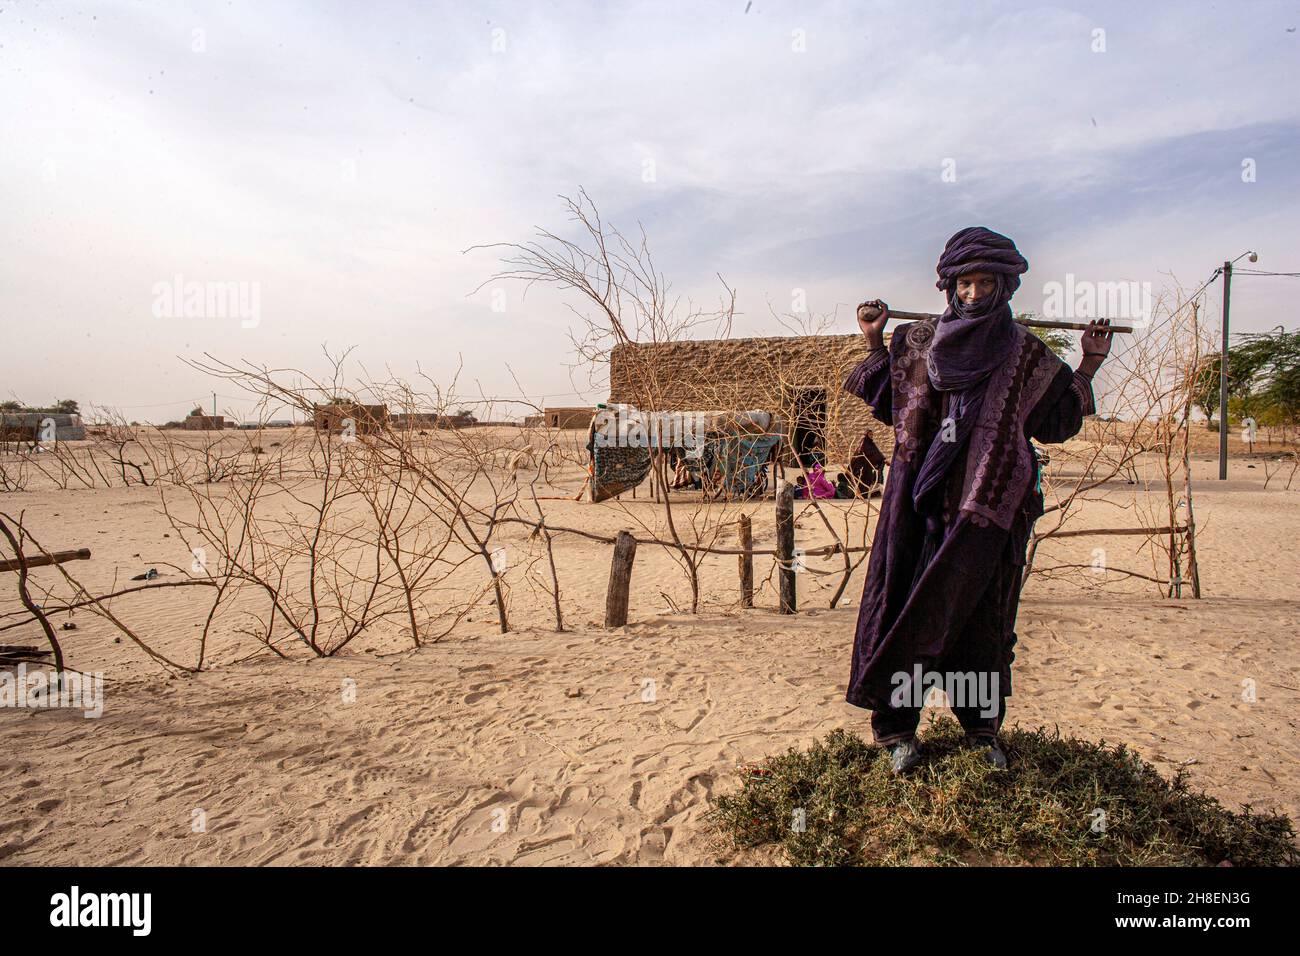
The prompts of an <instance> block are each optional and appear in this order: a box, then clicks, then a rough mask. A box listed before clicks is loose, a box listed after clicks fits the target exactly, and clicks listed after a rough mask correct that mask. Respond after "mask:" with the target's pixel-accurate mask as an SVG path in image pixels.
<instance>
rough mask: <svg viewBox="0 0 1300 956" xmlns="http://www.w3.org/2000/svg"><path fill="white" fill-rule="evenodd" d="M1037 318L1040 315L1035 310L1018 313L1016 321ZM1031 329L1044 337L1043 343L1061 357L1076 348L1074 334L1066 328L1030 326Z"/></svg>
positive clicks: (1040, 336)
mask: <svg viewBox="0 0 1300 956" xmlns="http://www.w3.org/2000/svg"><path fill="white" fill-rule="evenodd" d="M1036 318H1038V315H1037V313H1034V312H1021V313H1019V314H1017V315H1016V321H1020V320H1022V319H1036ZM1029 331H1030V332H1033V333H1034V334H1035V335H1036V336H1038V337H1039V338H1040V339H1042V340H1043V343H1044V344H1045V345H1046V346H1047V347H1048V348H1049V349H1051V350H1052V351H1053V352H1055V353H1056V354H1057V356H1059V357H1060V358H1065V357H1066V356H1067V355H1069V354H1070V349H1072V348H1074V341H1075V340H1074V336H1073V335H1071V334H1070V333H1069V332H1067V331H1066V330H1065V329H1040V328H1030V330H1029Z"/></svg>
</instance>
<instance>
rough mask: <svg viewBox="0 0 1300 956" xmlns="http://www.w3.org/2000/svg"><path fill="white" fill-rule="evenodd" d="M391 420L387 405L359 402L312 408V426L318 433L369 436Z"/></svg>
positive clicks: (334, 403)
mask: <svg viewBox="0 0 1300 956" xmlns="http://www.w3.org/2000/svg"><path fill="white" fill-rule="evenodd" d="M388 420H389V415H388V406H387V405H362V404H360V403H357V402H331V403H330V404H328V405H315V406H313V407H312V424H313V425H314V426H315V428H316V430H317V431H328V432H347V431H350V432H351V433H352V434H355V435H368V434H370V433H371V432H375V431H378V430H379V429H380V428H382V427H383V426H384V425H385V424H386V423H387V422H388Z"/></svg>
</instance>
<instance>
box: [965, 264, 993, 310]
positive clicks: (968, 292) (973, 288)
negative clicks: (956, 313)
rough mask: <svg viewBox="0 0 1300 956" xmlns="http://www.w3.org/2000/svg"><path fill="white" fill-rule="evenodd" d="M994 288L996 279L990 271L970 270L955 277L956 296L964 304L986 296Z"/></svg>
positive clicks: (991, 292) (969, 303) (990, 293)
mask: <svg viewBox="0 0 1300 956" xmlns="http://www.w3.org/2000/svg"><path fill="white" fill-rule="evenodd" d="M996 288H997V280H996V279H994V278H993V274H992V273H991V272H972V273H971V274H970V275H968V276H958V277H957V298H958V299H960V300H961V301H962V302H964V303H965V304H966V305H971V304H972V303H974V302H975V301H976V300H978V299H986V298H988V297H989V296H991V295H992V294H993V290H994V289H996Z"/></svg>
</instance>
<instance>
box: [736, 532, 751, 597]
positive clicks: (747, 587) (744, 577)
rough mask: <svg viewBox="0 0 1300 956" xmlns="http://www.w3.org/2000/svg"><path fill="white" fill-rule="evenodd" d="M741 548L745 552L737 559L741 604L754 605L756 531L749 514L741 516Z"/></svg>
mask: <svg viewBox="0 0 1300 956" xmlns="http://www.w3.org/2000/svg"><path fill="white" fill-rule="evenodd" d="M740 548H741V551H742V552H743V553H742V554H741V555H740V556H739V557H737V558H736V561H737V562H739V564H740V606H741V607H753V606H754V532H753V529H752V528H751V527H750V521H749V515H741V516H740Z"/></svg>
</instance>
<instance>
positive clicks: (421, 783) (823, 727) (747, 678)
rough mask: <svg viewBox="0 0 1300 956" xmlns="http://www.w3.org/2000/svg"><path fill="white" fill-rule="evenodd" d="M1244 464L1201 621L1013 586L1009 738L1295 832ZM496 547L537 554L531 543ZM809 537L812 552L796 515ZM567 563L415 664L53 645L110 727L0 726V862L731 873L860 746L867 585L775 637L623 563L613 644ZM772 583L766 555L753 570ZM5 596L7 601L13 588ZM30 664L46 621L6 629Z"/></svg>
mask: <svg viewBox="0 0 1300 956" xmlns="http://www.w3.org/2000/svg"><path fill="white" fill-rule="evenodd" d="M1249 464H1251V462H1247V461H1245V460H1236V461H1234V462H1233V463H1232V470H1231V474H1230V478H1231V480H1230V481H1228V482H1223V483H1221V482H1218V481H1215V480H1213V475H1214V474H1215V473H1216V472H1215V469H1216V466H1215V464H1214V463H1213V462H1212V461H1210V460H1208V456H1207V455H1205V454H1201V455H1199V456H1198V459H1197V462H1196V466H1195V473H1196V476H1197V479H1196V482H1195V495H1196V506H1197V515H1198V519H1199V522H1200V548H1201V575H1202V582H1203V585H1204V588H1205V594H1206V596H1205V597H1204V598H1203V599H1202V600H1199V601H1198V600H1192V599H1190V598H1186V597H1185V598H1183V599H1179V600H1171V599H1166V598H1161V597H1159V596H1158V595H1157V593H1156V589H1155V588H1154V586H1152V585H1150V584H1149V583H1147V582H1141V581H1134V580H1129V581H1120V580H1115V579H1113V578H1112V579H1110V580H1108V582H1106V585H1105V586H1104V587H1099V586H1098V582H1096V581H1089V580H1086V579H1083V578H1080V577H1079V575H1076V576H1075V578H1076V580H1073V581H1071V580H1060V581H1042V582H1038V581H1033V582H1031V584H1030V586H1029V588H1028V589H1027V591H1026V596H1025V599H1024V601H1023V604H1022V609H1021V614H1020V621H1019V626H1018V629H1017V630H1018V634H1019V638H1020V640H1019V644H1018V646H1017V651H1018V656H1017V661H1016V665H1015V671H1014V674H1015V695H1014V696H1013V697H1012V698H1011V701H1010V707H1009V715H1008V722H1009V723H1012V724H1018V725H1020V726H1024V727H1037V726H1039V725H1046V726H1048V727H1053V726H1055V727H1059V728H1060V729H1061V731H1062V732H1066V733H1071V734H1077V735H1080V736H1085V737H1088V738H1091V739H1103V738H1104V739H1106V740H1108V741H1112V742H1121V741H1122V742H1124V743H1126V744H1129V745H1130V746H1132V747H1134V748H1135V749H1136V750H1137V751H1138V752H1140V753H1141V754H1142V755H1143V756H1144V757H1146V758H1147V759H1149V760H1151V761H1152V762H1153V763H1154V764H1155V765H1156V766H1157V767H1159V768H1160V769H1161V770H1162V771H1163V772H1165V773H1167V774H1172V773H1173V772H1174V771H1175V770H1176V769H1177V768H1179V767H1185V768H1186V769H1187V771H1188V772H1189V774H1190V777H1191V780H1192V782H1193V783H1194V785H1196V786H1198V787H1202V788H1204V789H1206V790H1207V791H1208V792H1209V793H1211V794H1213V795H1214V796H1216V797H1218V798H1219V799H1221V800H1223V801H1224V802H1225V803H1226V804H1228V805H1229V806H1232V807H1236V806H1238V805H1239V804H1243V803H1250V804H1253V805H1255V806H1256V807H1259V808H1265V807H1267V808H1275V809H1280V810H1283V811H1285V812H1288V813H1290V814H1292V815H1293V816H1294V815H1296V814H1297V813H1300V744H1298V743H1297V741H1298V740H1300V735H1297V714H1298V713H1300V651H1298V650H1297V647H1296V642H1295V634H1296V622H1297V620H1300V557H1298V556H1297V553H1296V550H1295V548H1294V542H1295V540H1296V535H1297V531H1300V487H1293V489H1292V490H1290V491H1287V490H1285V489H1284V488H1283V487H1282V485H1281V483H1280V482H1279V481H1278V480H1277V479H1276V478H1275V479H1274V480H1273V482H1272V483H1271V484H1270V486H1269V488H1268V489H1265V488H1264V487H1263V484H1264V475H1263V469H1262V467H1260V466H1259V464H1258V462H1254V464H1256V467H1255V468H1250V467H1249ZM567 477H568V479H569V480H568V482H567V485H566V487H576V483H575V482H573V481H572V475H569V476H567ZM557 483H558V484H564V482H557ZM1297 484H1300V483H1297ZM1108 493H1109V492H1108ZM1113 495H1114V497H1115V500H1116V501H1119V500H1121V499H1123V498H1124V497H1125V496H1126V495H1127V496H1130V497H1131V495H1132V489H1125V488H1124V487H1122V485H1121V486H1117V487H1116V488H1115V489H1114V491H1113ZM548 504H549V505H550V506H551V508H550V511H549V514H550V520H551V521H552V522H553V523H555V524H562V525H570V526H580V527H584V528H588V529H591V530H597V531H600V532H601V533H613V531H616V530H617V529H618V528H620V527H629V526H630V525H629V522H628V515H629V514H632V513H635V514H637V515H640V516H641V517H642V518H643V519H644V520H645V521H647V522H651V521H653V520H654V517H655V515H657V513H658V511H657V510H656V509H657V508H658V507H659V506H656V505H654V504H653V503H652V502H648V501H645V500H644V498H642V499H639V500H638V501H637V502H635V503H632V502H630V501H628V502H625V504H627V506H628V509H627V511H620V510H619V509H618V508H617V507H614V506H610V507H607V506H604V505H601V506H593V505H590V504H588V503H576V502H548ZM832 505H833V506H834V507H836V508H838V509H840V511H850V510H853V509H856V510H854V511H853V513H854V514H855V515H856V514H857V513H858V511H861V510H863V506H862V504H861V503H853V504H852V505H850V503H847V502H837V503H832ZM20 509H21V510H23V511H24V512H25V515H26V521H27V522H28V523H29V524H30V526H31V527H32V528H33V529H35V530H36V531H37V533H38V534H39V535H40V536H41V537H42V540H43V541H44V543H46V544H47V545H48V546H50V547H53V548H63V547H76V546H82V545H86V546H89V547H91V548H92V550H93V552H94V557H93V559H92V560H91V561H89V562H80V563H78V565H76V566H75V567H72V570H74V571H75V572H76V573H77V574H78V575H79V576H80V577H82V579H83V580H85V581H86V583H87V584H88V585H92V586H94V587H106V586H111V584H112V583H113V581H114V580H117V581H121V579H122V578H123V577H129V576H130V574H132V573H136V572H137V571H139V570H140V569H141V568H143V567H147V566H149V565H150V564H151V563H154V564H156V563H159V562H161V561H164V560H171V561H177V562H179V561H180V560H182V558H183V557H184V555H185V552H184V550H183V549H182V548H180V547H179V546H178V545H177V543H176V541H175V536H174V535H172V536H171V537H164V535H169V534H170V529H169V526H168V524H167V522H166V521H165V520H164V519H163V517H162V516H161V515H160V514H159V513H158V508H157V494H156V492H155V491H154V490H153V489H147V488H140V487H132V488H126V489H122V488H118V489H111V490H105V489H98V490H82V491H74V490H67V491H64V490H55V489H37V490H33V491H28V492H22V493H14V494H7V495H3V496H0V510H5V511H8V512H10V513H15V512H16V511H18V510H20ZM749 510H754V511H755V513H756V519H755V522H756V523H755V536H756V543H757V545H758V546H759V547H764V546H769V545H770V540H771V536H772V529H771V522H770V516H769V515H768V513H769V512H770V510H771V503H770V502H765V503H759V504H758V505H751V506H750V509H749ZM837 513H839V512H837ZM764 522H766V524H765V523H764ZM1079 523H1080V524H1079V526H1094V527H1099V526H1113V525H1114V524H1116V523H1117V519H1116V510H1115V508H1110V507H1106V506H1105V505H1104V504H1097V505H1090V506H1089V507H1088V509H1087V510H1086V511H1085V513H1084V515H1082V516H1081V517H1080V519H1079ZM510 535H511V537H509V538H508V539H507V540H508V541H510V542H513V544H511V545H510V546H511V547H518V548H520V549H524V548H526V547H528V543H527V540H526V537H525V535H524V532H523V530H522V529H518V530H516V531H512V532H510ZM799 536H800V537H799V540H800V543H808V544H816V543H821V542H823V541H825V540H826V534H825V532H824V530H822V529H820V528H819V527H818V523H817V522H816V520H815V519H814V518H811V517H810V516H808V515H806V514H805V515H804V516H803V517H802V518H801V520H800V531H799ZM724 540H725V539H724ZM1110 541H1111V543H1110V544H1109V545H1108V547H1110V548H1112V549H1114V553H1115V554H1116V555H1118V556H1116V557H1112V558H1111V559H1110V560H1111V561H1112V562H1113V563H1115V564H1125V563H1126V562H1127V564H1128V566H1132V567H1140V566H1141V565H1140V559H1135V558H1132V557H1131V556H1130V555H1129V554H1128V553H1127V552H1129V551H1132V550H1133V549H1134V548H1135V547H1136V542H1125V543H1123V544H1122V546H1121V545H1119V544H1116V543H1114V542H1115V541H1116V539H1110ZM1096 544H1097V540H1096V539H1074V540H1073V541H1071V542H1058V543H1056V544H1054V545H1053V546H1052V549H1051V550H1050V552H1048V555H1047V556H1048V557H1050V558H1051V559H1052V560H1054V561H1060V562H1062V563H1068V562H1074V561H1078V562H1083V563H1086V562H1087V561H1088V560H1089V555H1090V552H1091V548H1092V547H1094V546H1095V545H1096ZM136 555H139V557H136ZM556 557H557V562H558V563H559V566H560V575H561V584H562V586H563V588H564V600H565V611H566V617H567V618H568V624H569V626H570V628H571V629H570V630H568V631H566V632H564V633H556V632H555V631H554V630H553V621H551V620H550V619H549V618H548V614H549V610H548V606H547V604H546V602H545V600H543V598H542V597H540V596H538V594H537V593H536V592H535V591H533V590H530V589H529V588H527V587H525V586H524V585H523V584H522V583H521V584H520V585H519V586H518V588H517V589H516V590H515V591H514V592H513V594H512V599H511V600H512V604H511V613H512V619H513V620H514V622H515V624H516V627H517V629H516V630H514V631H512V632H511V633H509V634H505V635H502V634H499V633H495V631H494V620H495V619H494V617H493V615H492V614H491V613H490V610H489V609H488V608H487V607H486V606H484V607H483V608H481V609H480V610H479V611H476V612H475V613H474V614H473V615H472V616H473V618H474V620H473V621H472V622H465V624H464V625H463V626H462V627H461V628H459V629H458V630H457V631H456V632H455V634H454V635H453V636H452V637H451V638H448V639H447V640H445V641H443V642H441V643H439V644H436V645H433V646H426V647H422V648H419V649H415V648H412V647H411V646H410V642H409V640H408V639H406V638H404V637H403V636H402V635H401V633H400V632H399V631H397V630H396V629H394V630H392V631H391V632H383V633H376V634H375V635H373V636H371V635H366V636H363V638H361V639H359V640H358V641H356V642H354V644H353V645H351V646H350V647H349V648H348V649H347V650H346V651H345V652H344V653H343V654H342V655H341V656H339V657H336V658H332V659H306V658H302V657H299V659H295V660H290V661H281V660H277V659H268V658H266V657H265V656H263V657H258V658H254V659H252V660H246V661H244V662H242V663H235V662H234V661H235V660H236V659H237V658H238V657H240V656H247V653H248V649H247V648H243V650H242V651H241V650H240V647H239V645H238V642H237V641H236V640H235V639H234V637H233V636H231V635H225V636H223V638H222V640H221V641H218V642H217V643H218V645H219V646H218V650H217V652H216V655H215V656H216V666H214V667H213V668H212V669H210V670H207V671H205V672H203V673H201V674H198V675H194V676H183V675H181V676H178V675H169V674H167V673H166V672H164V671H163V670H161V669H160V668H158V667H157V666H156V665H154V664H153V663H152V662H150V661H149V660H148V659H147V658H145V657H144V655H143V654H141V653H140V652H139V651H138V650H137V649H136V648H134V647H133V646H131V645H130V643H129V642H123V643H120V644H119V643H115V642H114V637H115V632H114V631H113V630H112V629H111V628H110V627H109V626H108V625H106V624H105V623H104V622H102V621H99V620H97V619H95V618H93V617H92V616H90V615H87V614H84V613H82V614H79V615H77V617H76V621H77V623H78V629H77V630H76V631H72V632H61V636H63V637H64V638H65V640H66V648H67V651H68V656H69V659H70V661H71V662H72V663H73V664H74V665H75V666H77V667H79V668H81V669H83V670H87V671H93V670H102V671H103V672H104V674H105V676H106V679H107V680H108V681H109V683H108V686H107V691H106V695H107V696H106V701H105V709H104V714H103V716H102V717H100V718H98V719H87V718H85V717H83V716H82V715H81V714H80V713H79V712H76V711H69V710H60V709H45V710H21V709H13V708H0V733H2V734H3V735H4V739H5V741H6V746H5V749H4V753H3V755H0V772H2V773H3V776H4V779H5V780H6V781H7V782H8V786H7V787H6V788H5V791H6V792H5V795H4V797H3V798H0V799H2V800H3V807H4V810H3V813H0V863H4V864H6V865H15V864H18V865H55V864H189V865H192V864H199V865H214V864H215V865H224V864H253V865H258V864H277V865H279V864H302V863H308V864H347V863H358V864H441V865H445V864H511V865H528V864H543V865H555V864H684V865H701V864H702V865H709V864H713V863H716V862H728V861H733V860H734V859H735V858H734V857H733V856H732V855H730V854H729V852H728V850H727V848H726V847H725V846H722V845H721V844H720V843H719V842H718V841H717V840H716V838H715V837H714V836H713V835H712V834H711V833H710V831H709V830H708V828H707V826H706V824H705V814H706V812H707V810H708V808H709V802H710V797H711V795H713V794H715V793H717V792H720V791H726V790H728V789H731V788H734V787H736V786H737V780H738V776H737V768H738V767H739V766H740V765H741V764H743V763H745V762H748V761H753V760H757V759H760V758H762V757H763V756H766V755H768V754H772V753H775V752H779V751H781V750H784V749H786V748H788V747H792V746H800V745H804V744H806V743H808V742H809V741H811V740H812V739H814V738H816V737H819V736H821V735H823V734H825V733H827V732H829V731H831V730H833V729H835V728H839V727H845V728H850V729H854V730H858V731H860V732H862V733H864V734H865V733H867V715H866V713H865V712H863V711H859V710H857V709H855V708H853V707H850V706H849V705H847V704H846V703H844V701H843V693H844V686H845V680H846V678H847V673H848V657H849V649H850V642H851V639H852V632H853V625H854V620H855V617H856V613H857V608H856V602H857V598H858V596H859V594H860V592H861V587H862V572H861V571H858V572H857V573H856V574H855V575H854V577H853V579H852V581H851V583H850V585H849V587H848V590H847V592H846V598H847V601H846V602H845V603H843V604H842V605H841V606H840V607H838V608H836V609H834V610H829V609H827V606H826V605H827V603H828V601H829V597H830V594H831V593H832V592H833V590H834V585H835V584H836V583H838V582H837V579H836V578H834V577H831V576H817V575H812V574H804V575H801V576H800V580H799V588H800V602H801V606H802V607H803V608H805V609H804V610H801V611H800V613H799V614H797V615H795V616H782V615H779V614H777V613H775V611H774V609H773V606H774V604H775V598H774V596H773V592H772V588H771V585H770V583H769V584H767V585H766V586H765V587H764V588H763V589H762V590H760V593H759V596H758V604H759V605H760V606H759V607H757V608H755V609H752V610H742V609H740V608H738V607H736V606H735V590H736V568H735V559H734V558H730V557H718V558H714V559H711V560H710V562H709V563H707V564H706V566H705V572H704V575H703V577H704V592H705V595H706V597H707V598H708V599H709V600H708V601H707V602H706V604H705V606H704V607H703V608H702V610H701V613H700V614H698V615H692V614H689V613H682V612H681V610H680V609H681V608H682V607H684V606H685V602H686V601H687V600H688V594H687V592H686V589H685V586H684V584H683V580H682V577H681V574H680V571H677V570H676V568H675V565H674V564H673V563H672V561H671V560H670V559H669V558H668V557H666V556H665V555H664V554H663V552H662V551H659V550H657V549H654V548H652V547H648V546H642V548H641V549H640V550H639V552H638V555H637V564H636V570H635V572H634V578H633V589H632V591H633V594H632V601H631V621H632V623H631V624H630V625H629V626H628V627H626V628H623V629H618V630H612V631H606V630H604V629H603V628H601V627H600V626H599V624H600V620H601V609H602V608H603V595H604V587H605V578H606V576H607V574H608V562H609V548H608V547H607V546H605V545H601V544H598V543H596V542H590V541H584V540H583V539H579V538H576V537H572V536H567V537H562V538H560V539H559V543H558V544H557V556H556ZM769 567H770V559H767V563H765V562H764V561H763V560H760V561H759V562H758V563H757V576H758V578H759V579H760V580H763V579H765V578H766V576H767V574H768V570H769ZM814 567H816V568H820V569H830V568H833V567H835V564H834V562H833V561H832V562H818V563H816V564H814ZM1147 570H1148V571H1149V570H1150V567H1149V562H1148V566H1147ZM37 573H43V574H45V575H47V576H48V575H49V574H50V573H51V572H50V570H49V569H43V571H42V572H37ZM44 579H47V578H44ZM0 600H2V601H3V603H2V604H0V610H11V609H12V608H13V607H14V606H15V603H14V601H13V595H12V593H6V594H5V595H4V596H3V598H2V599H0ZM673 605H676V608H677V610H674V607H673ZM118 607H119V610H120V611H121V613H122V614H123V616H124V618H127V619H129V621H130V623H131V624H132V626H133V627H136V628H138V629H139V630H140V632H141V633H146V634H148V635H149V636H150V638H151V639H155V640H156V641H157V642H158V645H159V647H166V648H167V649H168V651H169V652H175V653H177V654H180V653H183V652H186V651H187V649H189V648H192V645H193V641H194V633H195V630H194V628H195V622H196V621H197V620H201V614H202V610H203V609H204V608H205V605H204V603H203V602H202V601H201V600H199V599H198V597H197V596H193V595H190V594H188V593H186V592H183V591H171V592H158V593H155V594H151V595H147V596H144V597H141V598H139V599H138V600H133V601H131V602H130V603H122V604H120V605H119V606H118ZM196 614H198V615H199V616H198V617H196ZM40 642H41V640H40V635H39V631H38V629H37V628H36V627H35V626H34V625H24V627H22V628H19V629H15V630H11V631H7V632H4V633H3V635H0V643H23V644H38V643H40ZM223 642H224V643H223ZM1248 680H1249V681H1253V682H1254V688H1255V699H1254V700H1253V701H1248V700H1244V699H1243V686H1244V685H1243V682H1244V681H1248ZM746 862H754V859H753V858H746Z"/></svg>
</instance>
